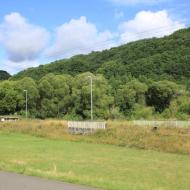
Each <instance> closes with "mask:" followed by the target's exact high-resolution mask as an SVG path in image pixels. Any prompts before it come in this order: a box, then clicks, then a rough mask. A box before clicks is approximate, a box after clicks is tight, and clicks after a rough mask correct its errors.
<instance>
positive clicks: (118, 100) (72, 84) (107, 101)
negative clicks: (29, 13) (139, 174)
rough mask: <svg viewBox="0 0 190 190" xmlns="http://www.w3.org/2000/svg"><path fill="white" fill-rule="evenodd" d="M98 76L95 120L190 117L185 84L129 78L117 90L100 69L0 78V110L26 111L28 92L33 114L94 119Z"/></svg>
mask: <svg viewBox="0 0 190 190" xmlns="http://www.w3.org/2000/svg"><path fill="white" fill-rule="evenodd" d="M89 76H92V78H93V113H94V118H95V119H119V118H131V119H149V118H153V117H162V118H180V119H188V118H189V115H190V98H189V94H190V92H189V91H188V89H186V87H185V86H184V85H179V84H176V83H174V82H170V81H167V80H163V81H159V82H154V81H153V80H149V81H148V82H147V83H145V82H141V81H139V80H137V79H135V78H131V79H128V81H127V82H126V83H125V84H124V85H123V84H121V85H118V87H117V88H116V89H115V88H113V87H112V86H111V85H110V84H109V81H108V80H107V79H106V78H105V77H104V76H103V75H100V74H97V75H93V74H92V73H89V72H87V73H82V74H79V75H77V76H75V77H72V76H71V75H54V74H52V73H51V74H47V75H46V76H44V77H42V78H41V79H40V80H37V81H35V80H34V79H32V78H29V77H25V78H23V79H20V80H17V81H11V80H9V81H8V80H7V81H3V82H1V83H0V115H8V114H19V115H24V114H25V92H24V90H27V91H28V109H29V115H30V117H38V118H54V117H57V118H64V119H89V118H90V79H89Z"/></svg>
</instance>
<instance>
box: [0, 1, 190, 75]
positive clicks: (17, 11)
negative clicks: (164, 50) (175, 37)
mask: <svg viewBox="0 0 190 190" xmlns="http://www.w3.org/2000/svg"><path fill="white" fill-rule="evenodd" d="M189 10H190V0H180V1H179V0H90V1H88V0H77V1H76V0H69V1H67V0H40V1H39V0H14V1H13V0H6V1H4V0H0V70H6V71H8V72H9V73H11V74H15V73H17V72H19V71H21V70H23V69H26V68H29V67H36V66H38V65H41V64H46V63H49V62H52V61H54V60H57V59H63V58H69V57H71V56H73V55H76V54H87V53H90V52H91V51H101V50H104V49H109V48H111V47H114V46H119V45H121V44H126V43H129V42H132V41H136V40H139V39H144V38H151V37H162V36H165V35H169V34H171V33H173V32H174V31H176V30H179V29H181V28H185V27H189V25H190V11H189Z"/></svg>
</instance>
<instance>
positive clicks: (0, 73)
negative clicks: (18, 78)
mask: <svg viewBox="0 0 190 190" xmlns="http://www.w3.org/2000/svg"><path fill="white" fill-rule="evenodd" d="M10 77H11V75H10V74H9V73H7V72H6V71H2V70H0V80H7V79H9V78H10Z"/></svg>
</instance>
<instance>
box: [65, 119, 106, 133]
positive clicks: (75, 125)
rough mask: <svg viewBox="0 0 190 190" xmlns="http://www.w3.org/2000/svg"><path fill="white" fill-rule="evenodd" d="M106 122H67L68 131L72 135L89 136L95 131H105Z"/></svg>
mask: <svg viewBox="0 0 190 190" xmlns="http://www.w3.org/2000/svg"><path fill="white" fill-rule="evenodd" d="M105 129H106V122H93V121H84V122H79V121H68V130H69V132H70V133H72V134H89V133H94V132H95V131H97V130H105Z"/></svg>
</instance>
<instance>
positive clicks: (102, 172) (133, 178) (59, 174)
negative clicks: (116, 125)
mask: <svg viewBox="0 0 190 190" xmlns="http://www.w3.org/2000/svg"><path fill="white" fill-rule="evenodd" d="M0 170H3V171H11V172H16V173H21V174H25V175H32V176H39V177H43V178H47V179H56V180H61V181H67V182H71V183H77V184H83V185H88V186H93V187H98V188H100V189H105V190H179V189H181V190H189V189H190V180H189V179H190V157H189V156H188V155H180V154H171V153H163V152H157V151H151V150H138V149H134V148H126V147H125V148H124V147H119V146H115V145H103V144H93V143H86V142H71V141H65V140H58V139H48V138H41V137H34V136H30V135H24V134H17V133H7V132H5V131H4V132H2V131H1V132H0Z"/></svg>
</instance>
